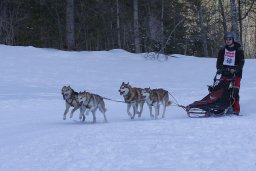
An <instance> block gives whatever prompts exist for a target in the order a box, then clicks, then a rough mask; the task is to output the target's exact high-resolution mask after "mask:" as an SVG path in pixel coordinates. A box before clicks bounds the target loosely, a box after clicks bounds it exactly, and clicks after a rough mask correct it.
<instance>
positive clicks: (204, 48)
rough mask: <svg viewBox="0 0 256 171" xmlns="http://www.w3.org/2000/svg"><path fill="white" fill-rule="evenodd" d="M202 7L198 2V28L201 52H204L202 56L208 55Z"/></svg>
mask: <svg viewBox="0 0 256 171" xmlns="http://www.w3.org/2000/svg"><path fill="white" fill-rule="evenodd" d="M203 10H204V9H203V7H202V5H201V4H200V5H199V6H198V16H199V24H200V30H201V32H200V33H201V35H200V38H201V42H202V45H203V52H204V56H208V46H207V32H206V27H205V23H204V22H205V21H204V20H205V19H204V12H203Z"/></svg>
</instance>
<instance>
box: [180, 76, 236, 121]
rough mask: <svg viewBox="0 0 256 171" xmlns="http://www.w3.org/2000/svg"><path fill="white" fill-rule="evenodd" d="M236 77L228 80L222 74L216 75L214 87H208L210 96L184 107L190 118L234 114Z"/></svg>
mask: <svg viewBox="0 0 256 171" xmlns="http://www.w3.org/2000/svg"><path fill="white" fill-rule="evenodd" d="M234 79H235V75H234V74H232V76H230V77H228V78H225V79H223V78H221V74H218V73H216V75H215V77H214V82H213V85H212V86H208V91H209V94H208V95H207V96H205V97H204V98H203V99H201V100H199V101H195V102H193V103H191V104H189V105H188V106H181V107H183V108H184V109H185V110H186V112H187V114H188V116H189V117H192V118H195V117H211V116H215V117H217V116H223V115H228V114H231V113H232V110H233V108H232V105H233V103H234V97H233V94H234V93H233V90H234V89H233V84H234Z"/></svg>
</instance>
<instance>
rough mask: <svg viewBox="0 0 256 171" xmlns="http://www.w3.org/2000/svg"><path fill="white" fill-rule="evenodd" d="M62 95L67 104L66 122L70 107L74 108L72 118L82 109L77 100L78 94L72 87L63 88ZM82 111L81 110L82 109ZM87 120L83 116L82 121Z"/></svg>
mask: <svg viewBox="0 0 256 171" xmlns="http://www.w3.org/2000/svg"><path fill="white" fill-rule="evenodd" d="M61 94H62V96H63V99H64V100H65V102H66V109H65V111H64V115H63V120H66V115H67V113H68V111H69V108H70V107H74V108H73V109H72V111H71V113H70V118H72V117H73V113H74V112H75V111H76V110H77V109H79V108H80V104H79V101H78V98H77V95H78V93H77V92H75V91H74V90H73V89H72V88H71V87H70V86H63V87H62V89H61ZM80 110H81V109H80ZM84 120H85V116H84V115H83V116H82V121H84Z"/></svg>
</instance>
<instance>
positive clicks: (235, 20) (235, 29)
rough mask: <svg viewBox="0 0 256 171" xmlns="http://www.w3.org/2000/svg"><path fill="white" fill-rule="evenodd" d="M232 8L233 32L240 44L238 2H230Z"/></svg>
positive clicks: (233, 0)
mask: <svg viewBox="0 0 256 171" xmlns="http://www.w3.org/2000/svg"><path fill="white" fill-rule="evenodd" d="M230 6H231V27H232V29H231V30H232V31H233V32H234V33H235V35H236V37H235V40H236V41H237V42H240V34H239V29H238V14H237V7H236V0H230Z"/></svg>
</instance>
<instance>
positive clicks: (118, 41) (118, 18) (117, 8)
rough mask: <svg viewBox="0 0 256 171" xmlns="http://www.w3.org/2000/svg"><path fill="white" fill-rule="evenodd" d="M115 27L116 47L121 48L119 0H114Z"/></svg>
mask: <svg viewBox="0 0 256 171" xmlns="http://www.w3.org/2000/svg"><path fill="white" fill-rule="evenodd" d="M116 29H117V47H118V48H121V33H120V13H119V0H116Z"/></svg>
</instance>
